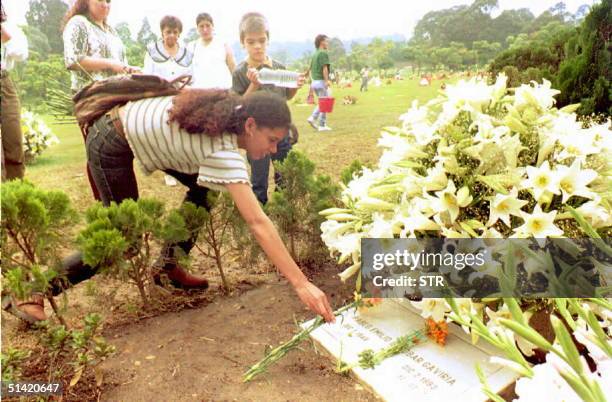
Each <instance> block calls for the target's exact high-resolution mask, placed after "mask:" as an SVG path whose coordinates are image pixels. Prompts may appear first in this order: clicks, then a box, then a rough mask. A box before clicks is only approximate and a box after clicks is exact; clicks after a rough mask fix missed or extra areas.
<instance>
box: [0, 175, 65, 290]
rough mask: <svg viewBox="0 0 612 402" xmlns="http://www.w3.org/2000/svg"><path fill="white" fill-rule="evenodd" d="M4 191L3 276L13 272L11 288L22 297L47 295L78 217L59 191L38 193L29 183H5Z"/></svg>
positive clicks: (10, 282)
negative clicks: (68, 230) (61, 250)
mask: <svg viewBox="0 0 612 402" xmlns="http://www.w3.org/2000/svg"><path fill="white" fill-rule="evenodd" d="M1 191H2V202H1V203H2V226H1V237H2V254H3V257H4V258H3V261H2V272H3V274H5V273H7V272H9V271H12V273H11V274H10V275H9V278H11V280H10V281H9V283H8V284H9V286H8V287H9V289H11V290H12V291H14V292H17V293H18V294H19V295H20V296H27V295H29V293H30V292H31V291H38V292H44V291H46V289H47V287H48V281H49V280H50V279H51V277H52V276H53V271H52V270H51V269H52V268H53V267H56V266H57V264H58V262H59V255H58V247H59V246H61V245H62V244H64V243H65V236H64V235H65V230H66V228H67V226H69V225H70V224H72V223H74V222H75V221H76V214H75V212H74V211H73V209H72V208H71V206H70V201H69V199H68V196H67V195H66V194H64V193H62V192H59V191H45V190H41V189H37V188H36V187H34V186H33V185H32V184H30V183H28V182H26V181H11V182H8V183H4V184H3V185H2V190H1ZM15 269H17V271H15ZM32 281H35V282H32ZM20 282H21V285H19V283H20Z"/></svg>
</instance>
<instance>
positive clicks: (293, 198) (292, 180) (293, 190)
mask: <svg viewBox="0 0 612 402" xmlns="http://www.w3.org/2000/svg"><path fill="white" fill-rule="evenodd" d="M274 166H275V169H277V171H278V172H279V173H280V174H281V176H282V180H283V181H282V185H281V188H280V189H279V190H277V191H276V192H275V193H274V194H272V198H271V200H270V202H269V203H268V204H267V205H266V210H267V212H268V214H269V215H270V217H271V218H272V219H273V220H274V221H275V223H276V224H277V225H278V226H279V228H280V231H281V233H282V234H283V235H284V236H285V237H286V238H287V240H288V242H289V250H290V252H291V254H292V256H293V258H294V259H295V260H296V261H309V260H314V261H316V260H317V259H319V258H321V257H322V256H323V255H324V254H325V251H324V248H323V247H322V244H321V238H320V235H321V232H320V229H319V227H320V225H321V223H322V222H323V218H322V217H321V216H320V215H319V214H318V212H319V211H321V210H323V209H326V208H330V207H332V206H333V205H334V199H335V197H336V196H337V194H338V191H339V189H338V186H336V185H334V184H333V183H332V182H331V179H330V178H329V176H325V175H315V174H314V170H315V165H314V163H313V162H312V161H310V160H309V159H308V158H307V157H306V156H305V155H304V154H302V153H300V152H298V151H291V152H290V153H289V155H288V156H287V158H286V159H285V160H284V161H283V162H282V163H275V165H274ZM300 240H302V241H304V242H305V245H304V248H303V250H299V242H300ZM300 251H301V252H300Z"/></svg>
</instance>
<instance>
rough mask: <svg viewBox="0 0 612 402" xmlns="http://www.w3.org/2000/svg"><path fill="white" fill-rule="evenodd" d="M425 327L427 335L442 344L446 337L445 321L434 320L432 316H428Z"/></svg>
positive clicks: (446, 325) (444, 342)
mask: <svg viewBox="0 0 612 402" xmlns="http://www.w3.org/2000/svg"><path fill="white" fill-rule="evenodd" d="M425 327H426V328H427V336H428V337H429V338H430V339H431V340H433V341H434V342H436V343H437V344H438V345H441V346H444V345H445V344H446V338H447V337H448V324H447V323H446V321H436V320H434V319H433V318H428V319H427V321H425Z"/></svg>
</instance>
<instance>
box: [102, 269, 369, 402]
mask: <svg viewBox="0 0 612 402" xmlns="http://www.w3.org/2000/svg"><path fill="white" fill-rule="evenodd" d="M336 272H337V271H336V270H335V269H334V268H328V269H325V270H324V271H323V272H320V273H317V278H316V280H315V281H316V283H317V284H318V285H319V286H321V287H322V288H323V289H324V290H325V291H326V292H328V294H329V295H330V297H331V299H332V303H333V305H334V307H340V306H341V305H342V304H344V303H345V302H346V301H347V300H348V298H349V294H350V293H349V289H348V288H346V289H341V288H340V286H339V284H338V280H337V277H335V278H334V277H333V275H334V274H335V273H336ZM309 317H312V314H311V313H309V312H308V311H306V310H305V309H304V308H303V306H302V304H301V302H300V301H299V299H298V298H297V296H296V295H295V294H294V292H293V289H292V288H291V286H290V285H288V284H287V283H286V282H285V281H284V280H278V279H276V278H275V276H273V275H272V276H270V279H269V280H268V281H267V283H266V284H264V285H262V286H260V287H259V288H257V289H254V290H250V291H246V292H244V293H242V294H240V295H237V296H234V297H225V298H217V299H216V300H214V301H213V302H211V303H210V304H208V305H206V306H205V307H201V308H197V309H193V310H184V311H182V312H179V313H174V314H166V315H163V316H158V317H153V318H150V319H146V320H143V321H141V322H138V323H136V324H134V325H129V326H122V327H120V328H114V329H109V330H108V331H106V333H105V335H106V337H107V339H108V340H109V341H110V342H111V343H112V344H114V345H115V346H116V347H117V353H116V355H115V356H114V357H112V358H110V359H109V360H107V361H106V362H105V363H104V364H103V366H102V367H103V369H104V371H105V372H107V373H112V374H113V375H112V377H113V378H114V379H116V378H120V379H121V380H120V381H119V382H116V381H113V382H115V384H116V386H115V387H114V388H112V389H108V390H106V391H105V392H103V393H102V397H101V400H103V401H119V400H120V401H160V400H164V401H202V400H206V401H208V400H215V401H221V400H227V401H230V400H254V401H322V400H338V401H340V400H351V401H355V400H362V401H368V400H375V398H374V397H373V396H372V395H371V394H369V393H368V392H367V391H365V390H364V389H363V388H362V387H360V386H359V385H357V383H356V382H355V380H354V379H352V378H349V377H343V376H341V375H339V374H336V373H335V372H334V363H333V362H332V361H331V360H330V359H329V358H328V357H327V356H324V355H322V354H318V353H317V351H316V350H315V349H314V347H313V346H312V345H311V344H309V343H305V344H304V345H303V348H302V349H303V350H298V351H295V352H293V353H291V354H289V355H287V356H286V357H285V358H284V359H283V360H281V361H280V362H279V363H278V364H276V365H275V366H273V367H272V368H271V369H270V371H269V372H268V373H266V374H264V375H262V376H261V377H258V378H256V379H255V380H254V381H252V382H251V383H248V384H243V383H242V374H243V373H244V371H245V370H246V369H247V368H248V367H249V366H250V365H252V364H254V363H256V362H257V361H258V360H259V359H260V358H261V357H262V356H263V353H264V350H265V348H266V347H267V346H268V345H277V344H279V343H281V342H284V341H286V340H288V339H290V337H291V336H292V335H293V334H294V333H295V331H296V326H295V323H294V318H295V319H296V320H298V321H302V320H304V319H306V318H309Z"/></svg>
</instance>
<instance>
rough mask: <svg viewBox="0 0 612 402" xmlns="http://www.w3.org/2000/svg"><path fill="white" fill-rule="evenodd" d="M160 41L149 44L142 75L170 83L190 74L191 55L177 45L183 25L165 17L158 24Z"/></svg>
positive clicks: (171, 17)
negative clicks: (155, 77)
mask: <svg viewBox="0 0 612 402" xmlns="http://www.w3.org/2000/svg"><path fill="white" fill-rule="evenodd" d="M159 26H160V30H161V37H162V38H161V40H160V41H158V42H152V43H149V45H148V46H147V52H146V53H145V59H144V69H143V73H145V74H152V75H157V76H159V77H162V78H165V79H167V80H168V81H172V80H173V79H175V78H176V77H178V76H181V75H185V74H191V62H192V60H193V53H191V51H189V50H188V49H187V47H185V46H181V45H180V43H179V37H180V36H181V32H182V31H183V24H182V23H181V20H179V19H178V18H177V17H174V16H171V15H166V16H165V17H164V18H162V20H161V22H160V23H159Z"/></svg>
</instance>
